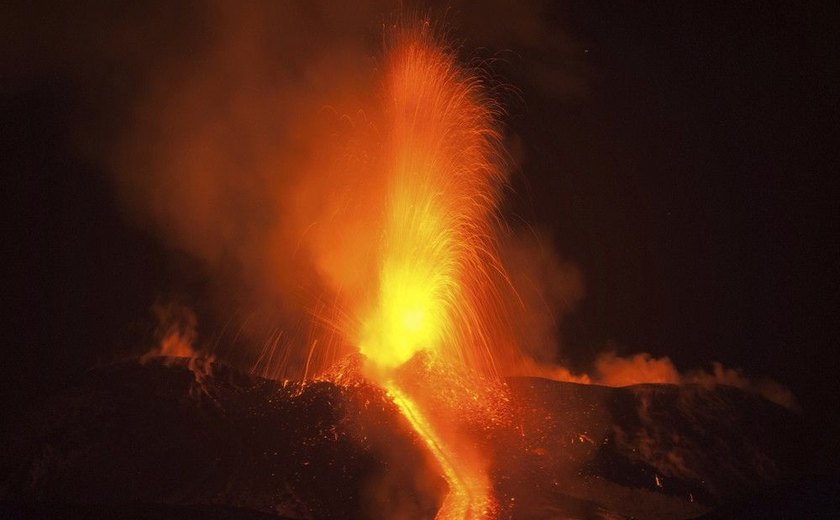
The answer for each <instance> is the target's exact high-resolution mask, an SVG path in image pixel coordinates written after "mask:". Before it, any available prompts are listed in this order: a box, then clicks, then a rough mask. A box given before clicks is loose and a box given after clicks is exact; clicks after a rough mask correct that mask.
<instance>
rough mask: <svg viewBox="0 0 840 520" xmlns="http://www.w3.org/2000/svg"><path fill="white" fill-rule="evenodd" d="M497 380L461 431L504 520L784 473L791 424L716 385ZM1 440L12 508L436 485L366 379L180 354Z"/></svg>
mask: <svg viewBox="0 0 840 520" xmlns="http://www.w3.org/2000/svg"><path fill="white" fill-rule="evenodd" d="M509 387H510V399H511V408H512V410H513V415H512V424H513V426H512V427H507V428H495V429H489V430H486V431H482V432H477V434H476V438H477V439H478V440H479V442H481V443H483V444H485V450H486V452H487V453H490V454H491V457H492V460H493V463H492V467H491V476H492V479H493V482H494V485H495V487H496V496H497V498H498V500H499V503H500V505H501V510H502V516H503V517H505V516H510V517H514V518H640V519H642V518H652V519H653V518H690V517H694V516H698V515H700V514H702V513H704V512H706V511H709V510H712V509H714V508H716V507H718V506H721V505H724V506H725V505H727V504H731V503H737V502H740V501H743V500H746V499H748V498H749V497H750V496H754V495H756V494H757V493H759V492H761V491H762V490H766V489H769V487H770V486H771V485H772V484H773V483H774V482H777V481H778V480H779V479H780V478H782V477H784V476H785V475H786V474H789V473H790V472H791V471H792V470H793V469H794V467H793V464H794V462H795V460H793V459H792V456H791V454H792V453H795V452H796V450H795V447H796V442H797V439H798V437H797V435H798V433H797V429H796V424H797V417H796V416H795V415H794V414H793V413H791V412H789V411H787V410H784V409H782V408H779V407H777V406H775V405H773V404H771V403H769V402H766V401H764V400H762V399H760V398H758V397H755V396H752V395H749V394H745V393H743V392H741V391H739V390H736V389H733V388H728V387H716V388H714V389H708V388H703V387H697V386H681V387H677V386H670V385H641V386H635V387H627V388H605V387H599V386H587V385H577V384H572V383H559V382H554V381H547V380H543V379H533V378H515V379H511V380H509ZM6 437H8V438H6V439H3V440H4V443H3V448H2V451H0V456H2V458H1V459H0V464H2V467H0V469H2V480H0V499H2V500H3V501H4V502H5V503H6V506H5V507H6V509H7V510H9V511H15V512H17V513H20V514H21V516H24V517H26V513H27V512H29V513H33V512H37V511H44V510H45V509H44V508H47V510H49V511H53V512H56V513H55V515H48V516H58V517H73V518H77V517H81V516H78V515H77V516H73V515H74V514H75V513H73V512H74V511H89V512H90V511H97V510H99V509H96V507H99V508H103V507H104V508H106V509H105V511H111V512H115V511H123V512H125V511H129V513H130V512H131V511H134V512H135V513H137V511H145V512H146V513H148V514H149V515H151V517H155V518H192V517H193V516H194V515H195V514H196V511H198V510H199V509H195V508H210V509H201V511H203V512H204V513H202V514H207V515H208V517H213V514H212V513H213V512H214V511H215V512H217V513H218V514H219V515H221V516H222V517H224V516H227V517H230V518H258V517H259V516H258V515H260V514H262V513H270V514H274V515H278V516H282V517H288V518H392V517H395V516H397V514H398V513H399V514H401V515H403V516H402V518H431V517H433V516H434V513H435V511H436V509H437V507H438V505H439V500H440V499H441V497H442V495H443V493H444V492H445V484H444V483H443V481H442V480H441V479H440V478H439V477H437V472H436V471H435V469H434V464H433V463H431V462H430V458H429V456H428V454H427V453H426V452H425V450H424V449H423V447H422V445H421V444H420V443H419V441H417V439H416V438H415V436H414V435H413V433H412V432H411V431H410V429H409V428H408V427H407V425H406V423H405V422H404V421H403V419H402V418H401V416H400V415H399V413H398V412H397V409H396V407H395V406H394V405H393V404H392V403H391V402H390V401H389V400H388V398H387V396H385V395H384V394H383V392H382V391H380V390H379V389H377V388H376V387H373V386H369V385H365V384H353V385H352V386H346V387H343V386H336V385H334V384H332V383H327V382H318V383H310V384H307V385H298V384H285V385H284V384H281V383H277V382H273V381H268V380H265V379H261V378H257V377H252V376H249V375H246V374H243V373H241V372H238V371H236V370H234V369H231V368H229V367H226V366H224V365H221V364H218V363H216V364H213V365H212V367H210V365H205V364H202V363H199V362H197V361H196V360H191V361H187V360H177V361H173V360H160V361H158V362H154V363H151V364H147V365H138V364H134V363H126V364H121V365H115V366H111V367H106V368H102V369H98V370H94V371H91V372H89V373H88V374H87V375H86V377H85V378H84V379H83V380H81V381H79V382H78V383H77V384H76V385H73V386H71V387H69V388H67V389H66V391H65V392H63V393H62V394H61V395H58V396H51V397H50V398H48V399H46V400H45V402H44V403H43V404H40V405H37V406H33V407H32V409H31V410H29V411H28V412H27V413H26V414H24V415H23V416H22V417H21V418H20V420H19V421H17V422H16V423H15V424H14V425H13V427H12V428H10V429H9V431H8V433H7V435H6ZM10 504H16V505H10ZM38 504H41V505H38ZM43 504H50V506H49V507H52V508H54V509H49V507H47V506H45V505H43ZM141 504H148V506H142V505H141ZM91 507H94V509H85V508H91ZM144 507H146V508H147V509H145V510H144V509H143V508H144ZM9 508H11V509H9ZM39 508H40V509H39ZM79 508H81V509H79ZM108 508H111V509H108ZM115 508H116V509H115ZM126 508H128V509H126ZM132 508H134V509H132ZM138 508H139V509H138ZM185 508H186V509H185ZM213 508H217V509H213ZM219 511H221V512H219ZM234 511H236V512H238V513H237V514H239V515H241V516H237V514H234V513H233V512H234ZM61 512H64V513H66V514H62V513H61ZM155 512H157V513H155ZM191 515H193V516H191ZM248 515H251V516H248ZM29 516H32V517H39V518H40V517H42V516H39V515H37V514H34V513H33V514H30V515H29ZM82 516H84V515H82ZM93 516H94V517H96V515H93ZM100 516H102V515H100ZM104 516H112V517H121V518H140V517H143V516H144V514H143V513H137V514H134V515H132V514H114V515H108V514H107V513H106V514H105V515H104ZM104 516H102V517H104ZM146 516H148V515H146Z"/></svg>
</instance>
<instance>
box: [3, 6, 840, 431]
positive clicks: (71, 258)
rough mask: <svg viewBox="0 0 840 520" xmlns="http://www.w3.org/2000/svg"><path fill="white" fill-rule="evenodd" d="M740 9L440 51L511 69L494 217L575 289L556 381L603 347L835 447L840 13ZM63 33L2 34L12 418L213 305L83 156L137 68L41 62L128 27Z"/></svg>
mask: <svg viewBox="0 0 840 520" xmlns="http://www.w3.org/2000/svg"><path fill="white" fill-rule="evenodd" d="M731 4H732V3H729V2H722V3H720V4H718V5H714V6H713V5H708V4H707V3H698V4H697V5H694V4H687V3H684V2H679V3H677V2H661V3H650V2H609V3H608V5H607V3H598V2H583V1H581V2H577V1H573V2H558V3H555V4H547V5H542V4H539V3H535V4H534V5H529V8H533V10H534V12H533V13H531V14H532V15H533V16H534V17H535V19H537V20H538V21H539V23H540V24H542V25H541V27H542V30H543V32H542V33H541V36H540V37H539V38H534V40H528V38H514V37H511V38H510V39H509V40H504V39H500V40H498V41H494V40H493V38H485V37H484V35H485V33H486V31H489V30H490V29H488V27H489V28H492V27H495V26H497V25H499V21H498V20H483V19H482V18H481V14H480V13H472V12H465V11H464V10H462V11H458V9H454V11H455V12H454V14H453V15H452V16H451V18H452V20H453V25H454V27H453V30H452V32H453V33H454V34H456V35H457V34H459V32H458V31H459V29H463V32H462V35H463V37H464V38H465V39H466V42H465V47H466V48H467V49H469V48H470V46H471V45H472V46H473V47H477V48H478V49H477V50H476V51H475V52H478V53H481V52H485V53H486V52H490V53H496V55H498V56H501V57H502V59H501V60H500V62H499V63H497V64H496V65H495V66H494V67H495V73H496V75H497V76H498V77H500V78H501V79H502V80H503V81H504V82H507V83H509V84H510V85H513V86H515V87H516V88H517V89H518V94H517V95H516V96H513V95H511V100H509V101H511V103H510V106H509V114H508V116H507V121H506V123H507V125H508V129H509V133H510V134H511V136H514V137H515V140H516V141H517V142H518V143H520V146H521V153H520V152H517V153H518V154H519V156H520V157H521V163H520V167H519V169H518V170H517V171H516V172H515V173H514V176H513V180H512V186H513V190H512V191H513V193H514V194H513V196H512V197H511V199H510V200H509V201H508V203H507V206H506V212H507V214H508V215H509V216H511V217H512V218H514V219H521V220H524V221H525V222H528V223H529V224H532V225H534V226H538V227H540V228H543V229H548V230H549V231H550V235H551V237H552V238H553V240H554V242H555V245H556V246H557V248H558V250H559V251H560V253H561V254H562V256H563V257H564V258H566V259H568V260H571V261H573V262H574V263H576V264H577V265H578V266H579V267H580V269H581V270H582V272H583V275H584V278H585V283H586V297H585V299H584V300H583V302H582V303H581V304H580V306H579V308H578V310H577V311H576V312H575V313H573V314H572V315H571V316H568V317H567V318H566V319H565V321H564V323H563V330H562V333H563V338H564V341H565V346H564V351H563V354H562V357H563V360H564V361H566V362H569V363H572V364H573V365H574V366H578V367H585V365H586V363H588V362H590V361H591V360H592V358H593V356H594V355H595V354H596V353H597V351H598V350H599V349H602V348H604V347H605V346H606V345H612V346H613V348H616V349H617V350H618V351H619V353H631V352H637V351H647V352H651V353H652V354H654V355H668V356H670V357H671V358H672V359H673V360H674V361H675V363H676V364H677V365H678V366H679V367H680V368H683V369H687V368H694V367H702V366H707V365H708V363H710V362H711V361H721V362H723V363H724V364H725V365H727V366H734V367H741V368H743V369H744V370H745V372H746V373H747V374H748V375H752V376H767V377H772V378H774V379H776V380H777V381H779V382H781V383H783V384H785V385H788V386H789V387H791V388H792V389H793V391H794V393H796V394H797V395H798V396H799V397H800V400H801V402H802V404H803V406H804V408H805V409H806V410H808V411H809V413H812V414H814V413H816V415H812V416H818V417H819V420H820V421H823V422H826V421H827V422H828V423H829V424H830V427H831V429H830V430H829V432H831V431H833V432H837V412H836V410H837V409H838V404H840V401H838V399H837V393H838V392H837V388H838V387H837V384H836V382H835V381H836V379H837V377H836V375H837V373H838V372H837V370H838V357H840V356H838V353H837V350H838V345H837V338H838V334H837V333H838V328H837V321H838V320H837V310H838V305H837V304H838V301H837V296H838V283H837V282H838V277H837V274H838V266H839V265H840V262H839V261H840V245H839V244H838V236H840V234H838V224H837V222H838V221H840V219H838V209H837V208H838V203H837V200H838V191H837V189H836V187H835V182H834V177H835V175H836V174H837V166H838V163H837V162H836V161H835V160H834V159H835V157H836V155H837V142H836V139H832V137H831V132H830V130H831V127H833V126H834V125H835V123H836V120H837V97H836V96H837V88H836V83H832V82H831V81H830V80H829V78H831V77H832V76H833V75H834V74H837V73H838V72H840V71H838V70H837V49H838V46H837V45H836V42H835V41H833V38H834V35H835V34H837V29H838V27H837V23H836V21H837V20H836V18H837V14H836V11H837V10H836V8H834V9H832V8H830V7H829V6H825V7H823V6H821V5H819V4H816V3H807V2H791V3H785V4H778V5H776V4H774V3H772V2H771V3H768V2H756V3H746V4H740V5H738V6H733V5H731ZM827 4H830V3H827ZM92 5H93V6H97V5H98V4H96V3H93V4H92ZM98 7H102V6H98ZM193 7H194V6H193ZM80 9H81V8H80ZM137 9H140V8H137ZM4 10H5V8H4ZM111 10H113V8H111ZM187 11H189V10H188V9H187ZM489 11H490V12H494V11H493V10H492V9H491V10H489ZM65 14H66V13H61V12H54V11H52V10H51V9H49V8H42V9H40V10H37V9H34V10H29V9H10V12H9V13H8V17H7V16H6V15H3V16H4V17H5V18H6V19H7V22H6V23H7V28H8V30H6V31H4V32H5V33H6V34H7V36H10V37H11V38H12V44H10V45H8V46H6V51H4V54H3V55H2V56H3V63H2V67H3V68H2V72H3V75H4V78H3V83H4V84H3V86H2V88H1V89H0V112H2V121H3V124H2V139H0V147H2V148H1V149H2V154H1V156H0V161H1V162H0V164H2V172H3V181H2V182H3V184H2V193H3V199H4V203H3V210H4V213H6V215H5V216H4V218H3V221H4V224H5V225H4V228H5V229H6V237H5V241H4V242H5V245H6V249H7V250H8V253H6V254H4V262H3V263H4V272H5V275H4V278H6V280H7V281H6V282H4V287H5V288H6V291H5V293H6V295H5V297H4V300H5V303H6V305H7V306H8V307H9V310H8V312H6V313H4V317H5V319H6V321H7V327H6V330H7V332H6V337H5V341H4V342H3V344H4V347H3V348H4V356H3V357H4V359H3V362H2V363H0V364H2V366H3V369H2V375H3V383H4V384H3V387H4V388H3V390H4V397H5V398H6V399H5V400H6V401H7V404H8V405H11V406H16V405H15V400H16V399H18V398H20V397H21V396H26V395H28V392H29V391H30V390H31V389H36V388H37V389H41V388H49V387H50V386H51V385H54V384H61V382H63V381H66V380H67V378H69V377H73V376H74V375H75V374H77V373H79V372H80V371H81V370H83V369H84V368H86V367H88V366H90V365H91V364H93V363H96V362H102V361H108V360H110V359H112V358H113V357H114V356H116V355H119V353H120V352H125V351H127V350H129V349H131V348H134V347H136V346H137V345H138V344H139V343H141V342H142V340H141V339H138V338H147V337H148V336H149V334H150V330H151V329H152V328H153V324H151V318H150V314H149V308H150V306H151V305H152V304H153V303H154V302H155V301H156V299H158V298H160V297H161V295H164V296H165V295H170V294H185V295H187V296H188V298H187V299H188V300H190V302H191V303H192V304H194V305H198V306H199V307H200V306H201V303H200V299H201V296H202V294H204V292H205V291H206V285H207V280H206V279H205V278H204V275H203V271H202V266H201V264H200V263H199V262H198V261H197V260H195V259H192V258H190V257H189V256H188V255H185V254H183V253H174V252H172V251H171V250H169V249H168V248H167V246H165V245H164V244H163V243H162V242H161V241H160V240H159V239H157V238H156V236H155V235H154V234H153V233H151V232H149V231H146V230H145V229H144V228H142V227H141V226H139V225H136V224H134V223H132V222H131V221H130V220H129V219H126V218H125V215H124V213H123V212H122V211H121V210H120V209H119V207H118V204H117V202H116V199H115V195H114V193H113V191H114V190H113V187H112V185H111V183H110V182H109V176H108V172H107V171H103V168H104V167H103V166H102V164H101V163H98V162H96V161H93V160H91V159H90V154H89V150H88V148H87V147H86V145H82V144H80V140H79V138H78V135H79V133H80V131H81V130H80V128H82V127H85V128H86V127H87V123H89V121H90V120H97V121H100V123H99V124H98V125H97V131H99V132H100V133H101V134H100V135H107V133H108V132H110V131H114V132H118V131H119V124H120V123H119V119H118V118H110V119H109V118H103V117H102V113H104V112H107V111H109V110H111V109H112V108H114V107H119V105H120V103H122V101H123V97H124V96H127V95H128V94H126V93H127V92H131V91H132V88H133V86H132V84H131V82H132V81H133V78H134V77H135V76H134V74H135V69H134V68H136V67H138V66H141V67H142V66H143V63H146V62H144V61H143V60H140V65H138V62H137V61H134V62H132V64H131V65H130V67H129V65H125V70H123V68H122V67H121V64H120V61H119V60H114V59H113V57H112V56H109V55H107V53H106V52H103V53H102V54H101V55H98V54H97V53H95V52H94V53H91V54H87V55H77V54H74V53H69V54H68V56H72V57H73V58H72V59H70V58H67V57H66V56H65V58H63V59H53V58H52V56H51V54H52V53H55V52H59V53H60V51H59V50H57V49H59V48H60V47H62V45H63V43H65V40H64V39H66V40H67V43H68V44H70V46H71V47H72V46H73V45H74V43H73V42H75V43H78V41H82V42H83V44H79V48H83V49H88V48H94V49H100V48H101V47H98V46H96V45H93V44H89V42H90V41H94V42H95V41H96V39H97V37H98V36H97V35H98V34H100V32H99V27H108V26H109V24H111V25H113V24H112V20H117V19H122V18H123V17H124V16H126V15H125V13H110V12H109V11H108V10H107V9H95V8H91V11H90V12H88V13H85V14H82V15H80V14H79V13H73V14H72V15H68V16H65ZM15 17H19V19H15ZM529 19H530V18H529ZM80 20H82V22H80ZM190 21H191V18H190V17H189V16H184V18H183V19H175V20H166V21H162V24H163V25H167V26H170V29H171V27H176V28H177V26H178V24H180V23H184V24H189V23H190ZM42 22H43V23H42ZM114 23H115V22H114ZM459 24H460V28H459ZM502 25H503V24H502ZM154 27H156V29H149V31H151V32H154V31H157V30H161V31H163V29H159V27H158V26H157V25H155V26H154ZM483 31H484V32H483ZM105 32H106V33H107V31H105ZM55 34H59V35H61V36H59V37H56V36H55ZM472 36H474V38H473V39H472V40H471V39H470V38H471V37H472ZM482 38H484V39H483V40H482ZM151 39H152V37H151V36H150V41H151ZM85 42H87V43H85ZM150 45H152V46H153V47H154V51H155V52H158V53H160V52H166V49H168V48H170V47H172V48H177V45H178V41H177V39H172V38H170V39H169V40H168V41H167V42H166V44H160V43H159V42H157V43H155V42H153V43H151V44H150ZM493 45H499V47H496V48H493ZM73 60H78V61H76V62H74V61H73ZM131 67H134V68H131ZM103 70H104V72H103ZM558 71H559V72H558ZM569 77H571V80H568V78H569ZM102 78H106V79H105V80H103V79H102ZM562 78H566V79H562ZM88 79H90V81H88ZM94 79H95V81H94ZM567 80H568V81H567ZM102 81H105V84H106V85H107V87H108V88H103V87H102V86H101V83H102ZM514 97H515V98H516V99H513V98H514ZM118 112H119V111H118V110H117V113H118ZM102 121H105V123H102ZM103 141H107V139H103ZM83 148H84V149H83ZM196 302H199V303H196ZM199 311H200V312H201V309H199ZM209 319H211V320H212V319H213V318H212V317H211V318H209ZM216 319H218V318H216ZM207 327H208V328H212V325H207ZM815 409H822V412H819V411H818V412H814V410H815ZM826 410H828V411H829V412H826ZM831 435H833V434H831Z"/></svg>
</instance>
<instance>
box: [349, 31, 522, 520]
mask: <svg viewBox="0 0 840 520" xmlns="http://www.w3.org/2000/svg"><path fill="white" fill-rule="evenodd" d="M390 36H391V40H390V45H389V47H388V49H387V52H386V68H385V89H384V90H385V96H386V105H387V106H386V116H387V121H388V124H389V125H390V126H389V127H388V128H387V132H386V135H387V138H386V139H387V141H386V143H385V154H386V157H385V161H386V169H387V170H388V177H387V183H388V186H387V200H386V201H385V210H384V215H383V221H382V228H381V242H380V243H379V244H378V253H377V257H378V260H379V261H378V277H379V278H378V280H376V283H375V284H374V285H375V286H376V287H377V291H378V292H377V294H376V296H375V297H374V298H372V301H373V305H372V306H370V308H365V309H363V310H362V312H361V317H360V322H361V327H360V337H359V338H358V345H359V349H360V351H361V353H362V354H363V355H364V356H365V359H366V366H365V372H366V376H367V377H368V378H370V379H371V380H373V381H374V382H376V383H377V384H379V385H380V386H382V387H383V388H384V389H385V390H386V391H387V392H388V394H389V395H390V396H391V398H392V399H393V400H394V402H395V403H396V404H397V406H398V407H399V409H400V410H401V412H402V414H403V415H404V416H405V418H406V419H407V420H408V422H409V423H410V424H411V426H412V427H413V429H414V430H415V431H416V432H417V434H418V435H419V437H420V438H421V439H422V440H423V442H424V443H425V444H426V446H427V447H428V449H429V451H430V452H431V453H432V454H433V455H434V456H435V458H436V459H437V461H438V463H439V465H440V468H441V471H442V472H443V476H444V478H445V479H446V481H447V483H448V485H449V494H448V496H447V497H446V498H445V500H444V502H443V504H442V506H441V509H440V511H439V513H438V518H439V519H462V518H488V517H492V516H494V511H495V510H496V506H495V503H494V499H493V496H492V489H491V485H490V480H489V477H488V475H487V470H486V464H484V463H483V462H482V458H481V455H480V453H476V452H475V449H474V443H473V442H471V441H470V439H469V438H468V436H465V434H464V433H463V432H461V431H457V428H454V427H453V426H452V425H451V424H450V421H451V419H452V417H454V416H455V414H456V413H457V410H459V409H461V408H462V407H463V406H464V405H465V403H469V406H473V407H478V408H479V409H480V408H482V407H485V408H487V409H488V411H487V413H486V415H487V416H490V415H492V412H491V411H490V410H489V409H490V408H493V407H498V406H500V404H499V402H498V400H497V399H493V398H491V397H490V394H491V393H492V392H491V390H492V391H495V390H496V386H495V385H493V384H489V385H487V384H486V383H483V382H486V381H492V380H493V378H494V377H497V376H498V374H499V370H500V367H499V363H500V362H502V360H504V359H509V357H510V353H507V352H500V350H502V349H504V348H510V344H511V343H510V342H508V341H506V339H505V337H504V319H503V318H504V316H503V314H504V313H503V311H502V302H501V294H502V293H503V291H504V290H505V284H506V281H507V278H506V276H505V274H504V270H503V268H502V266H501V263H500V261H499V259H498V254H497V246H496V237H495V232H494V227H495V226H496V225H497V224H498V223H497V221H496V219H497V213H496V211H497V204H498V201H499V197H500V190H501V187H502V185H503V183H504V180H505V170H504V161H503V159H502V156H501V151H500V150H501V149H500V144H499V143H500V134H499V131H498V124H497V112H498V110H497V105H496V104H495V103H494V102H493V101H492V100H491V98H490V97H489V96H488V94H487V89H486V86H485V85H484V83H483V81H482V79H481V78H480V76H479V75H477V74H475V73H474V72H472V71H469V70H467V69H464V68H462V67H460V66H459V65H458V64H457V62H456V58H455V56H454V53H453V52H452V51H451V50H450V49H447V48H446V47H444V46H443V45H442V44H441V43H440V41H439V40H438V39H437V38H436V37H435V35H434V33H433V30H432V29H431V28H430V26H429V23H428V22H425V23H420V24H417V25H408V26H398V27H394V28H393V34H392V35H390ZM418 355H420V356H421V357H423V358H424V359H425V360H426V363H425V366H426V367H432V368H431V370H434V371H437V372H438V373H442V374H443V378H444V380H446V379H447V378H448V379H449V380H450V381H454V380H456V379H457V380H459V381H461V382H463V381H471V382H475V383H476V385H477V387H475V386H476V385H473V387H471V386H470V385H469V384H467V385H455V384H452V385H451V388H450V390H451V391H450V392H449V394H448V395H447V397H446V398H444V399H441V398H439V397H440V392H438V391H437V390H436V389H435V388H432V387H433V386H434V385H433V384H432V383H431V382H430V381H429V380H428V378H427V379H426V381H425V383H424V382H423V381H422V379H423V377H422V376H421V378H420V382H419V383H418V382H417V381H418V380H417V379H415V380H414V384H410V385H409V384H406V383H405V381H404V376H403V375H402V374H403V373H404V370H405V369H403V370H401V368H403V367H404V366H406V365H407V364H408V362H409V361H410V360H412V359H413V358H415V357H418ZM484 386H489V387H490V388H484ZM459 389H460V390H459ZM484 390H487V391H486V392H485V391H484ZM441 406H443V408H449V409H451V410H453V411H455V412H453V413H451V414H450V415H449V416H447V415H446V414H445V413H444V414H441V413H439V412H435V413H433V409H434V408H438V407H441Z"/></svg>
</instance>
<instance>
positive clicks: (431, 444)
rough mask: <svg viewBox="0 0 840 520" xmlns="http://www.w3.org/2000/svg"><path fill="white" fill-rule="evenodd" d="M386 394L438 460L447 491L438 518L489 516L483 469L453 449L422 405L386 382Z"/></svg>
mask: <svg viewBox="0 0 840 520" xmlns="http://www.w3.org/2000/svg"><path fill="white" fill-rule="evenodd" d="M386 389H387V391H388V394H389V395H390V396H391V398H392V399H393V400H394V403H395V404H396V405H397V407H398V408H399V409H400V412H402V414H403V416H404V417H405V418H406V419H407V420H408V422H409V424H411V427H412V428H413V429H414V431H415V432H416V433H417V435H418V436H419V437H420V438H421V439H422V440H423V443H424V444H425V445H426V447H427V448H428V449H429V451H430V452H431V453H432V455H433V456H434V457H435V459H436V460H437V461H438V463H439V464H440V467H441V471H443V474H444V478H445V479H446V482H447V483H448V484H449V494H448V495H447V496H446V498H445V499H444V501H443V504H442V505H441V507H440V509H439V510H438V513H437V517H436V518H438V519H442V520H445V519H453V520H454V519H463V518H488V517H491V516H492V514H493V510H494V506H495V504H494V502H493V499H492V491H491V485H490V480H489V478H488V476H487V474H486V472H485V471H483V468H482V467H481V466H479V465H477V464H474V463H471V462H472V461H470V460H469V459H468V458H466V457H464V456H463V455H464V454H463V453H461V452H459V451H456V450H455V449H453V446H452V445H451V443H449V442H447V441H445V440H444V439H443V438H442V437H441V435H440V434H439V433H438V432H437V431H436V429H435V427H434V426H433V425H432V424H431V422H430V421H429V419H428V418H427V417H426V415H425V414H424V413H423V412H422V410H421V407H420V406H418V404H417V403H416V402H415V401H413V400H412V399H411V398H410V397H408V395H407V394H406V393H405V392H403V391H402V390H400V389H399V388H398V387H397V385H396V384H394V383H390V384H387V385H386Z"/></svg>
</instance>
